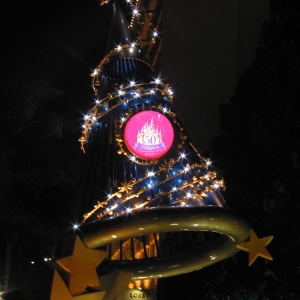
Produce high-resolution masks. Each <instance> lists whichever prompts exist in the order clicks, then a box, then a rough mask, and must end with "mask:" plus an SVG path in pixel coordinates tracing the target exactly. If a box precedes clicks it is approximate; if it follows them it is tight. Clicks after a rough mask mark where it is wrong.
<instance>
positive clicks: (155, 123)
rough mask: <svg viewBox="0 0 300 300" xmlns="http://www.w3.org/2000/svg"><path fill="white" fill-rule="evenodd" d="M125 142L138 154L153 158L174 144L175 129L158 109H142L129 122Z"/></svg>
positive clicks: (142, 156)
mask: <svg viewBox="0 0 300 300" xmlns="http://www.w3.org/2000/svg"><path fill="white" fill-rule="evenodd" d="M124 137H125V144H126V146H127V147H128V149H129V150H130V151H131V152H132V153H133V154H135V155H136V156H138V157H140V158H143V159H153V158H158V157H160V156H162V155H164V154H165V153H166V152H167V151H168V150H169V149H170V147H171V146H172V143H173V139H174V131H173V127H172V124H171V123H170V121H169V120H168V119H167V118H166V117H165V116H164V115H162V114H161V113H159V112H157V111H151V110H147V111H142V112H140V113H137V114H136V115H134V116H133V117H132V118H131V119H130V120H129V121H128V123H127V125H126V127H125V132H124Z"/></svg>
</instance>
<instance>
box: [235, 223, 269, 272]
mask: <svg viewBox="0 0 300 300" xmlns="http://www.w3.org/2000/svg"><path fill="white" fill-rule="evenodd" d="M272 239H273V235H270V236H266V237H263V238H258V237H257V235H256V233H255V232H254V231H253V229H252V228H251V229H250V241H248V242H244V243H240V244H237V245H236V247H237V248H238V249H240V250H243V251H247V252H249V267H250V266H251V265H252V264H253V263H254V261H255V260H256V259H257V257H258V256H261V257H263V258H265V259H268V260H273V257H272V256H271V254H270V253H269V251H268V250H267V249H266V247H267V246H268V245H269V244H270V242H271V241H272Z"/></svg>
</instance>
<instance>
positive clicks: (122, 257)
mask: <svg viewBox="0 0 300 300" xmlns="http://www.w3.org/2000/svg"><path fill="white" fill-rule="evenodd" d="M102 2H103V3H102V4H104V2H108V5H111V8H112V17H111V24H110V31H109V36H108V41H107V46H106V53H105V56H104V58H103V59H102V60H101V62H100V64H99V65H98V66H97V68H96V70H95V71H94V73H93V74H92V88H93V91H94V97H95V105H94V106H93V107H92V108H91V109H90V111H89V113H88V114H87V115H86V116H85V121H84V125H83V130H82V136H81V137H80V139H79V141H80V145H81V149H82V150H83V152H84V153H85V159H86V161H85V168H84V169H83V172H82V174H83V177H82V178H83V179H82V182H81V192H80V195H79V201H78V203H76V205H75V209H76V212H77V213H76V221H77V228H78V229H77V231H76V233H77V234H78V236H79V237H80V238H81V240H82V242H83V243H84V245H85V246H86V247H87V248H88V249H89V248H90V249H95V250H99V251H103V252H105V253H108V255H107V257H106V259H105V260H104V261H103V262H101V264H100V265H99V266H98V267H97V276H100V277H101V276H102V277H103V276H105V275H106V274H113V273H117V272H128V273H130V274H132V275H130V281H131V284H130V285H129V288H144V289H151V288H154V287H155V285H156V280H157V278H162V277H168V276H174V275H179V274H182V273H187V272H192V271H194V270H198V269H200V268H203V267H207V266H209V265H211V264H213V263H216V262H219V261H221V260H223V259H226V258H228V257H230V256H232V255H234V254H235V253H237V252H238V249H237V247H236V244H237V243H241V242H243V241H245V240H246V239H247V237H248V236H249V230H250V229H249V226H248V224H247V223H246V222H245V221H244V220H243V219H242V218H241V217H239V216H238V215H237V214H235V213H234V212H232V211H231V210H230V209H228V207H227V205H226V202H225V201H224V199H223V197H222V195H221V193H220V189H222V188H224V185H223V180H222V179H220V178H218V177H217V173H216V172H215V171H214V170H213V168H212V166H211V163H210V160H209V159H207V158H204V157H202V156H201V155H200V154H199V153H198V151H197V149H196V148H195V147H194V146H193V144H192V142H191V140H190V139H189V137H188V134H187V133H186V132H185V130H184V128H183V126H182V124H181V122H180V120H179V119H178V117H177V115H176V112H175V111H174V108H173V90H172V88H171V86H170V85H169V84H167V83H165V82H163V80H161V78H160V76H159V69H160V63H159V62H160V60H159V56H160V52H161V46H162V41H161V40H160V39H159V32H160V24H161V18H162V8H161V0H148V1H147V0H139V1H138V0H131V1H129V0H128V1H127V2H125V3H121V1H120V3H118V1H116V0H115V1H114V2H113V1H111V2H109V1H102ZM123 11H129V12H131V13H132V16H131V18H130V19H127V18H126V17H125V15H124V13H123ZM177 101H182V99H178V100H177ZM195 126H197V122H195ZM79 248H80V247H79ZM90 249H89V250H90ZM80 251H83V250H82V248H81V250H80ZM80 251H79V252H76V253H77V255H78V253H80ZM85 251H87V250H85ZM73 255H75V254H73ZM71 261H72V259H68V258H67V259H66V260H64V259H63V260H62V261H58V265H59V266H60V267H61V268H62V269H63V270H62V271H63V272H67V273H68V274H69V273H70V272H71V271H70V264H71ZM73 263H75V264H76V267H75V271H76V272H77V273H78V265H80V263H81V262H80V259H79V260H75V261H73ZM76 272H75V273H76ZM79 273H80V272H79ZM77 275H78V274H77ZM79 275H80V274H79ZM79 275H78V276H79ZM71 276H72V272H71ZM55 278H57V277H55ZM70 278H71V279H70ZM70 278H69V279H67V280H66V281H70V283H69V288H70V286H71V288H70V290H71V293H72V295H73V296H74V295H78V293H80V292H84V289H85V288H86V286H87V285H89V286H93V287H97V284H95V285H93V284H89V283H88V280H87V279H86V278H85V280H86V282H84V283H81V282H80V280H78V281H77V283H78V282H79V284H78V285H79V287H78V286H77V285H76V283H72V277H70ZM76 278H77V277H76ZM77 279H78V278H77ZM73 281H74V280H73ZM75 281H76V280H75ZM75 281H74V282H75ZM54 282H55V284H53V286H56V285H57V286H58V285H59V284H60V283H59V282H58V281H57V279H55V280H54ZM57 282H58V283H57ZM92 282H93V283H95V280H94V279H93V280H92ZM53 291H55V288H53ZM54 297H55V296H53V299H54ZM133 297H135V295H133ZM137 297H139V296H137ZM91 299H92V298H91ZM109 299H113V298H109ZM51 300H52V299H51Z"/></svg>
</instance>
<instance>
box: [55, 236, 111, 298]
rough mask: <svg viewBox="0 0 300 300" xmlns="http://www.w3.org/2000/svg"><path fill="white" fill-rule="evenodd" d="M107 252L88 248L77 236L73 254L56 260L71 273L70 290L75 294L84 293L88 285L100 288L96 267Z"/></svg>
mask: <svg viewBox="0 0 300 300" xmlns="http://www.w3.org/2000/svg"><path fill="white" fill-rule="evenodd" d="M107 254H108V253H107V252H106V251H101V250H95V249H89V248H87V247H86V246H85V244H84V243H83V242H82V241H81V239H80V238H79V237H78V236H76V239H75V245H74V250H73V255H71V256H67V257H65V258H62V259H60V260H58V261H57V262H56V263H57V264H58V265H59V266H60V267H61V268H62V269H63V270H64V271H66V272H67V273H68V274H69V290H70V292H71V294H72V295H73V296H76V295H80V294H82V293H83V292H84V291H85V290H86V288H87V287H91V288H94V289H98V288H100V282H99V278H98V275H97V272H96V267H97V266H98V265H99V264H100V263H101V262H102V261H103V259H104V258H105V257H106V256H107Z"/></svg>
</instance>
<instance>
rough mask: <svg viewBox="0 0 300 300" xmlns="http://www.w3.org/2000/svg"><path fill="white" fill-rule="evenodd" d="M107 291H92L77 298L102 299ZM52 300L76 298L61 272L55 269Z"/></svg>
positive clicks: (83, 299) (82, 299)
mask: <svg viewBox="0 0 300 300" xmlns="http://www.w3.org/2000/svg"><path fill="white" fill-rule="evenodd" d="M105 293H106V291H99V292H92V293H87V294H82V295H80V296H77V297H76V300H102V299H103V297H104V295H105ZM50 300H74V297H73V296H72V295H71V293H70V291H69V290H68V288H67V286H66V285H65V283H64V281H63V280H62V279H61V277H60V275H59V273H58V272H57V271H56V270H55V271H54V276H53V282H52V289H51V297H50Z"/></svg>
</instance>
